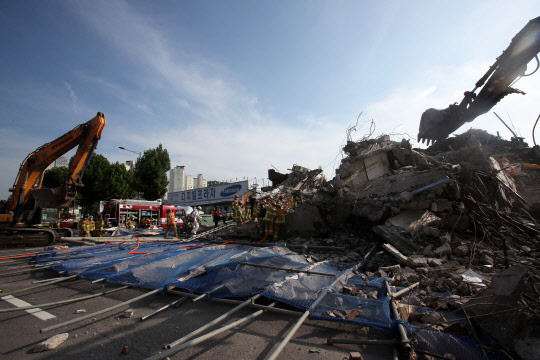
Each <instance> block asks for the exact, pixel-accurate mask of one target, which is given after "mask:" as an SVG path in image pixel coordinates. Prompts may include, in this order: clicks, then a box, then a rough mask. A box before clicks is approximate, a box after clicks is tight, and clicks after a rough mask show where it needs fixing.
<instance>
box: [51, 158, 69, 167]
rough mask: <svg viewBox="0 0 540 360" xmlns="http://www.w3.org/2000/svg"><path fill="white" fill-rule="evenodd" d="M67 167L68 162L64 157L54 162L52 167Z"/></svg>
mask: <svg viewBox="0 0 540 360" xmlns="http://www.w3.org/2000/svg"><path fill="white" fill-rule="evenodd" d="M68 166H69V160H68V158H67V157H65V156H60V157H59V158H58V159H56V160H55V162H54V167H68Z"/></svg>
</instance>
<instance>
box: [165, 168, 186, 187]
mask: <svg viewBox="0 0 540 360" xmlns="http://www.w3.org/2000/svg"><path fill="white" fill-rule="evenodd" d="M185 168H186V167H185V166H177V167H175V168H173V169H171V171H170V172H169V192H175V191H182V190H185V188H186V170H185Z"/></svg>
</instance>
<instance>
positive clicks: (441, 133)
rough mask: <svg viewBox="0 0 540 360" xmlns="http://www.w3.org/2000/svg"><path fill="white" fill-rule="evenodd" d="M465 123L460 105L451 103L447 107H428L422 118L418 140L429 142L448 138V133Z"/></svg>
mask: <svg viewBox="0 0 540 360" xmlns="http://www.w3.org/2000/svg"><path fill="white" fill-rule="evenodd" d="M464 123H465V120H464V119H463V114H462V112H461V110H460V108H459V106H458V105H450V106H449V107H447V108H446V109H443V110H437V109H433V108H432V109H427V110H426V111H424V113H423V114H422V117H421V119H420V128H419V131H418V141H421V142H422V143H424V142H425V141H426V140H427V144H428V145H429V144H430V143H434V142H435V141H438V140H442V139H446V138H447V137H448V135H450V134H451V133H453V132H454V131H455V130H457V129H458V128H459V127H460V126H461V125H463V124H464Z"/></svg>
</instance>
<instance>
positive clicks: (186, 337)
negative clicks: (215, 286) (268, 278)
mask: <svg viewBox="0 0 540 360" xmlns="http://www.w3.org/2000/svg"><path fill="white" fill-rule="evenodd" d="M259 297H261V295H259V294H257V295H255V296H253V297H251V298H250V299H247V300H246V301H244V302H242V303H241V304H240V305H238V306H236V307H235V308H233V309H231V310H229V311H227V312H226V313H225V314H223V315H221V316H219V317H217V318H215V319H214V320H212V321H210V322H209V323H208V324H206V325H204V326H201V327H200V328H198V329H197V330H195V331H192V332H191V333H189V334H187V335H186V336H184V337H182V338H180V339H178V340H175V341H173V342H171V343H169V344H167V345H165V348H166V349H170V348H173V347H175V346H177V345H179V344H182V343H184V342H186V341H187V340H189V339H191V338H192V337H194V336H195V335H198V334H200V333H202V332H203V331H204V330H206V329H208V328H210V327H212V326H213V325H215V324H218V323H220V322H222V321H223V320H225V319H227V318H228V317H229V316H231V315H232V314H234V313H235V312H237V311H238V310H240V309H242V308H244V307H246V306H247V305H249V304H250V303H252V302H254V301H255V300H257V299H258V298H259Z"/></svg>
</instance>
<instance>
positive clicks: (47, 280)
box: [32, 277, 63, 284]
mask: <svg viewBox="0 0 540 360" xmlns="http://www.w3.org/2000/svg"><path fill="white" fill-rule="evenodd" d="M58 279H63V277H56V278H51V279H43V280H36V281H32V284H39V283H45V282H49V281H53V280H58Z"/></svg>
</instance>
